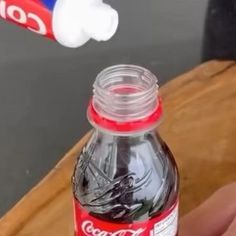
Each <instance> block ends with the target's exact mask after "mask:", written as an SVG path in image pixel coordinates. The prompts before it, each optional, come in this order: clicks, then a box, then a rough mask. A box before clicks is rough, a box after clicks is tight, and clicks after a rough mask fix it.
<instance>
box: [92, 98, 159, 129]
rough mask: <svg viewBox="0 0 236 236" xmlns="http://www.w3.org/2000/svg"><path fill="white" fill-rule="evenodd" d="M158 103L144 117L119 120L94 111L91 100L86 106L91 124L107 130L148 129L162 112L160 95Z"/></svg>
mask: <svg viewBox="0 0 236 236" xmlns="http://www.w3.org/2000/svg"><path fill="white" fill-rule="evenodd" d="M158 104H159V105H158V106H157V108H156V110H155V111H154V112H153V113H152V114H151V115H149V116H147V117H145V118H142V119H140V120H133V121H132V120H131V121H127V122H119V121H114V120H110V119H107V118H104V117H102V116H101V115H100V114H98V113H97V112H96V110H95V109H94V107H93V103H92V101H91V102H90V104H89V107H88V119H89V121H90V122H91V123H92V124H94V125H96V126H98V127H101V128H103V129H106V130H109V131H115V132H135V131H142V130H146V129H148V128H149V127H153V126H154V125H155V124H157V123H158V121H159V120H160V118H161V116H162V113H163V107H162V101H161V98H160V97H159V98H158Z"/></svg>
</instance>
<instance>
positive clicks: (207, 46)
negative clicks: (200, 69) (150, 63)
mask: <svg viewBox="0 0 236 236" xmlns="http://www.w3.org/2000/svg"><path fill="white" fill-rule="evenodd" d="M211 59H227V60H235V59H236V1H235V0H227V1H226V0H209V5H208V9H207V15H206V21H205V32H204V39H203V50H202V60H203V61H208V60H211Z"/></svg>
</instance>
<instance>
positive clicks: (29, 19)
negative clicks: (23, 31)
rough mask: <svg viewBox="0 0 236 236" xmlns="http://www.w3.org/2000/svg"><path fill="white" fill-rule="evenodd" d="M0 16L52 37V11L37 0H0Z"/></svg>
mask: <svg viewBox="0 0 236 236" xmlns="http://www.w3.org/2000/svg"><path fill="white" fill-rule="evenodd" d="M0 17H1V18H3V19H5V20H9V21H12V22H14V23H16V24H18V25H21V26H23V27H25V28H27V29H28V30H31V31H33V32H35V33H38V34H40V35H43V36H46V37H49V38H52V39H54V36H53V31H52V13H51V12H50V11H49V10H48V9H47V8H45V7H44V6H43V5H42V4H41V3H40V1H39V0H0Z"/></svg>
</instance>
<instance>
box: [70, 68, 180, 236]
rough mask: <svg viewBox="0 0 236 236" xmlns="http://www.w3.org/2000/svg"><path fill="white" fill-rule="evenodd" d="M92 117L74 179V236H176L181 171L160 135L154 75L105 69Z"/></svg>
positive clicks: (99, 78)
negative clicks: (158, 131) (89, 132)
mask: <svg viewBox="0 0 236 236" xmlns="http://www.w3.org/2000/svg"><path fill="white" fill-rule="evenodd" d="M87 115H88V119H89V121H90V123H91V124H92V125H93V127H94V131H93V134H92V136H91V138H90V140H89V141H88V143H87V145H86V146H85V147H84V148H83V151H82V152H81V154H80V155H79V157H78V161H77V164H76V166H75V171H74V175H73V193H74V212H75V235H76V236H83V235H87V236H131V235H132V236H176V235H177V234H178V187H179V186H178V185H179V184H178V171H177V167H176V163H175V161H174V158H173V155H172V154H171V152H170V150H169V148H168V147H167V145H166V143H165V142H164V141H163V140H162V139H161V138H160V136H159V135H158V134H157V132H156V130H155V128H156V126H157V125H158V124H159V123H160V120H161V116H162V103H161V99H160V97H159V95H158V86H157V79H156V77H155V75H153V74H152V73H151V72H150V71H148V70H146V69H144V68H142V67H138V66H134V65H118V66H113V67H109V68H107V69H105V70H104V71H102V72H101V73H100V74H99V75H98V76H97V78H96V81H95V83H94V95H93V98H92V100H91V102H90V104H89V107H88V114H87Z"/></svg>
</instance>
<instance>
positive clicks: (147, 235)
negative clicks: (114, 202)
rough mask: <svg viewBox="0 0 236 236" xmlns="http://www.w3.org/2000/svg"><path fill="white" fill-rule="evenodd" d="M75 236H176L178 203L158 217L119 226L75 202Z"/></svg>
mask: <svg viewBox="0 0 236 236" xmlns="http://www.w3.org/2000/svg"><path fill="white" fill-rule="evenodd" d="M74 206H75V208H74V213H75V236H84V235H85V236H176V235H177V232H178V202H176V203H175V204H174V205H173V206H172V207H171V208H170V209H169V210H167V211H165V212H163V214H161V215H159V216H158V217H154V218H152V219H150V220H147V221H141V222H136V223H134V224H117V223H111V222H107V221H103V220H100V219H98V218H95V217H93V216H91V215H90V214H88V212H86V210H85V209H83V208H82V207H81V206H80V204H79V203H78V202H77V201H76V200H75V201H74Z"/></svg>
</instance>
